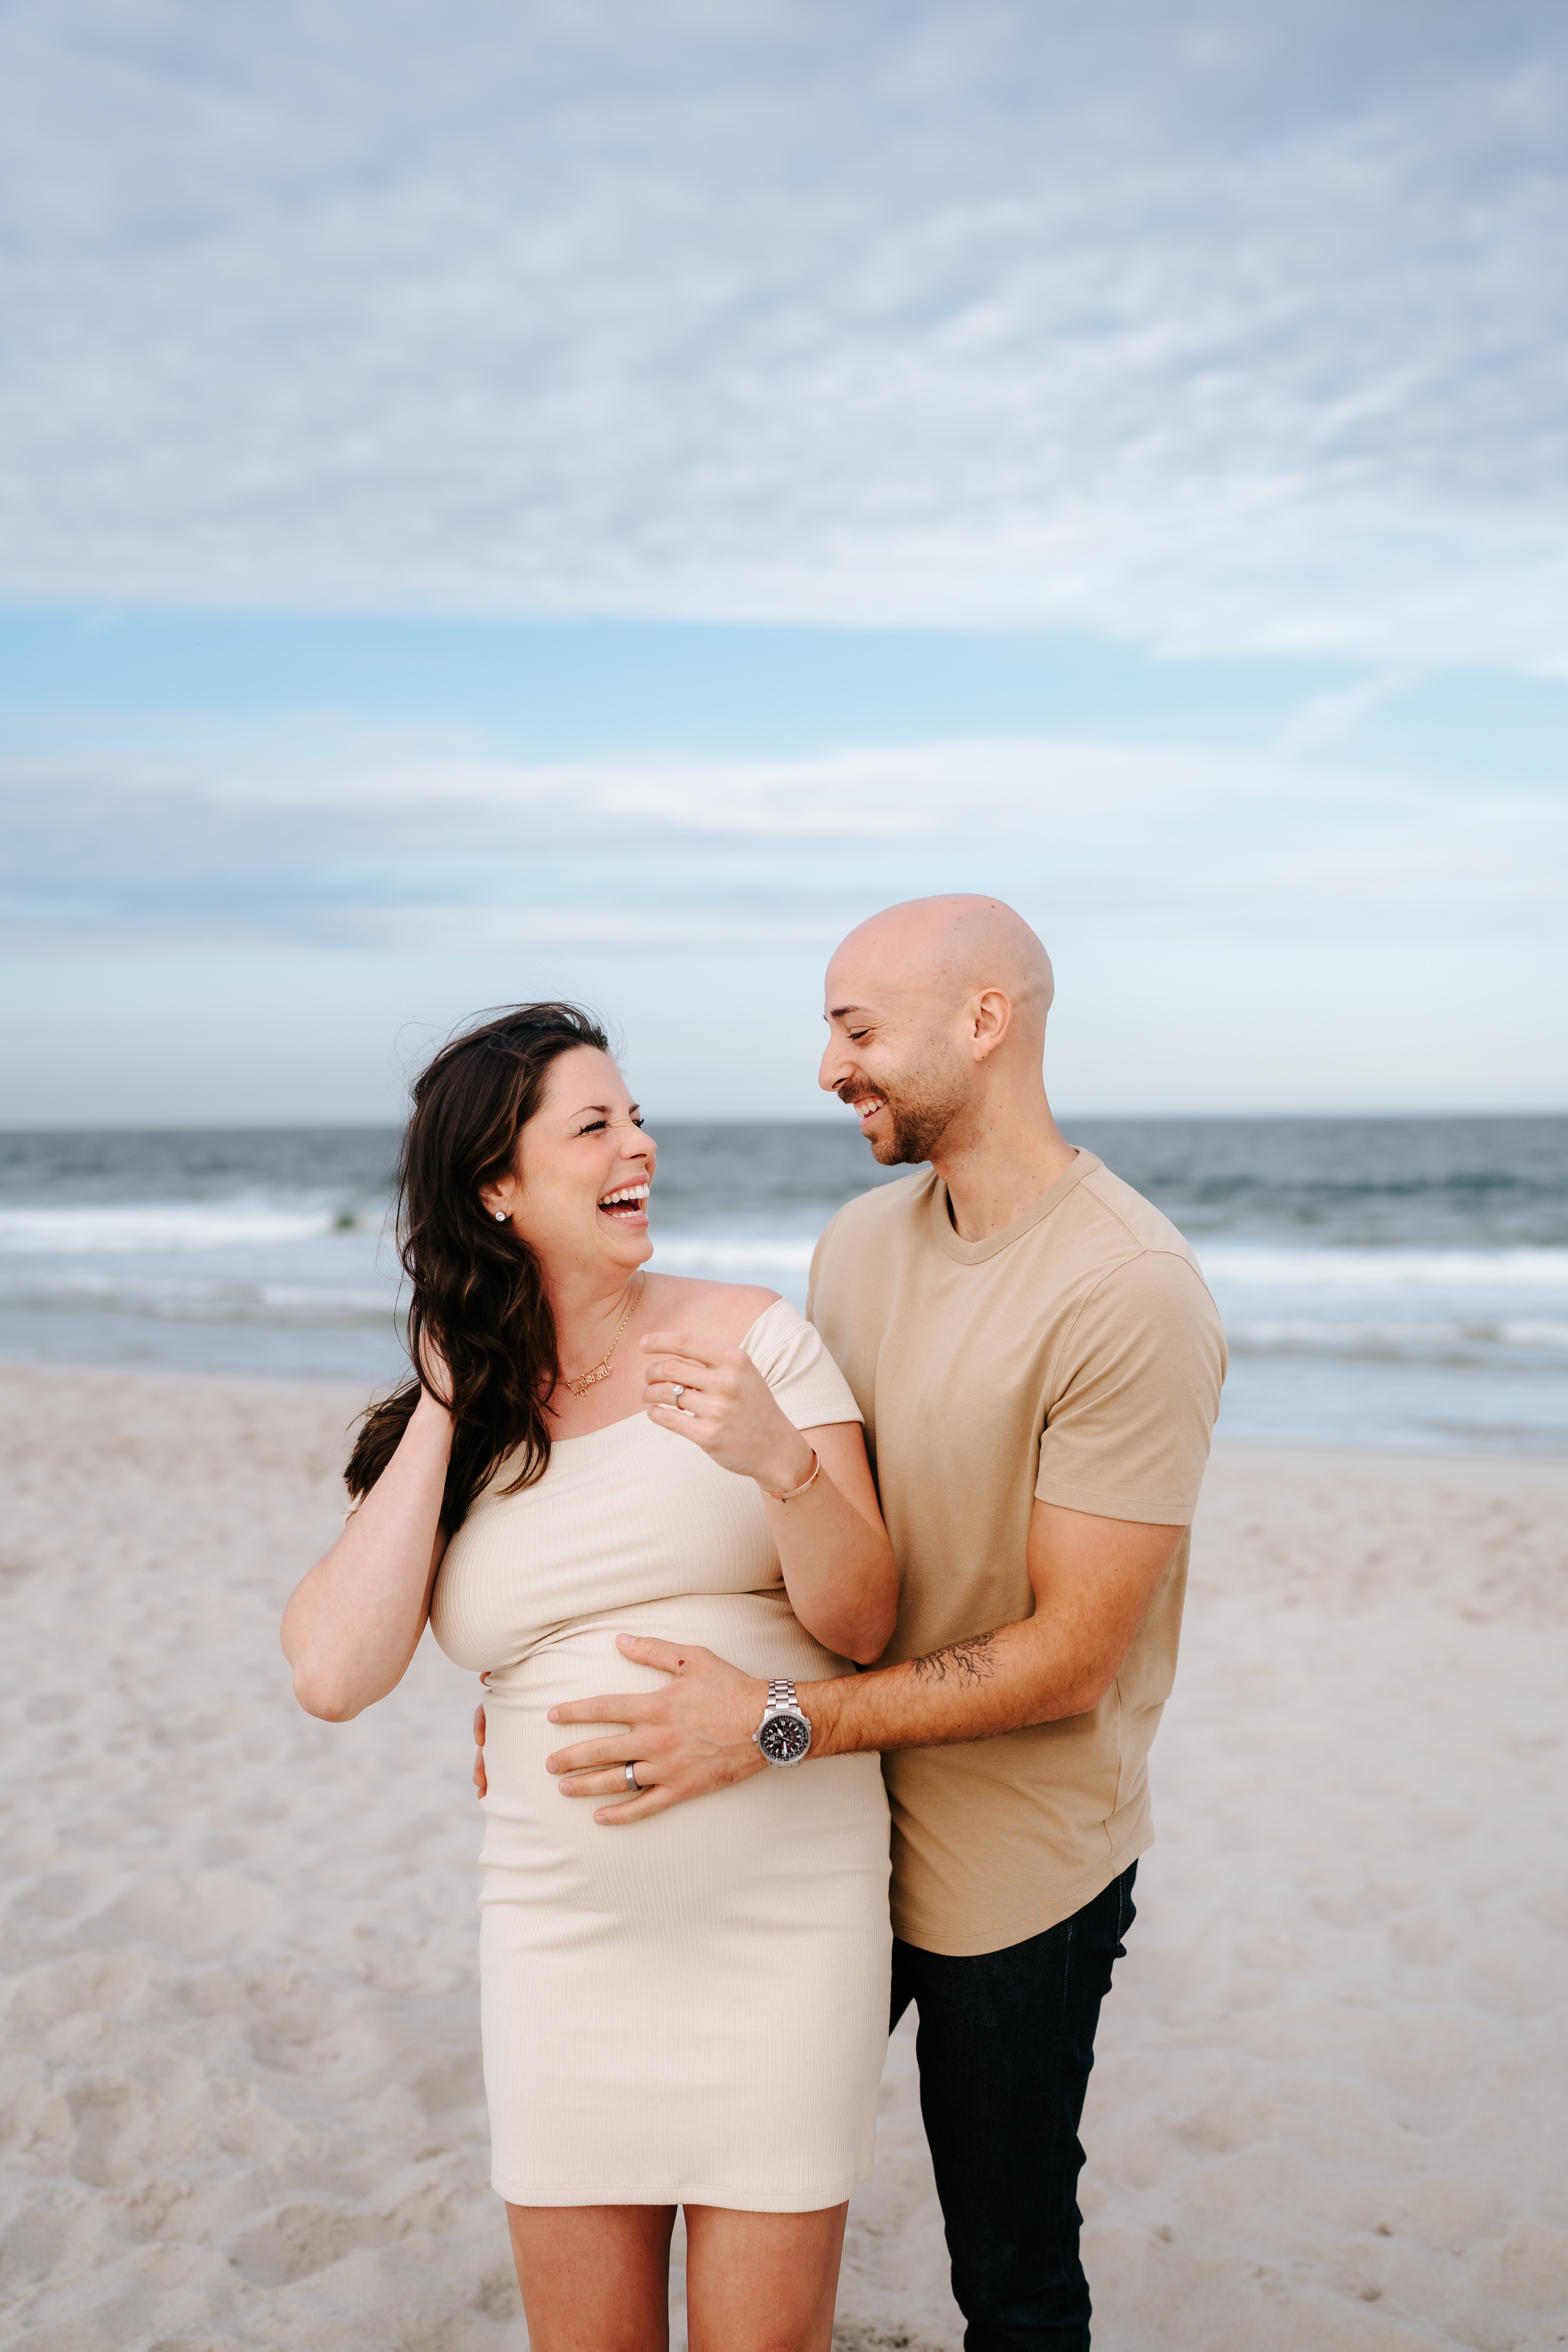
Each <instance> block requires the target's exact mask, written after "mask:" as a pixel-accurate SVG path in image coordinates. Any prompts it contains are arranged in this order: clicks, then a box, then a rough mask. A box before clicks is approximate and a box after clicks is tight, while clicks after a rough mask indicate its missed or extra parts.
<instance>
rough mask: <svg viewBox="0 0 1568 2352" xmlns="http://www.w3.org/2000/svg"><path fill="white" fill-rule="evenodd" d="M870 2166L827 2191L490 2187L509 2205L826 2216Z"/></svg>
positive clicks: (710, 2186) (708, 2184)
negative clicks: (668, 2207)
mask: <svg viewBox="0 0 1568 2352" xmlns="http://www.w3.org/2000/svg"><path fill="white" fill-rule="evenodd" d="M871 2176H872V2167H871V2166H870V2165H866V2166H864V2167H863V2168H862V2169H861V2170H860V2171H858V2172H857V2173H855V2174H854V2175H853V2176H852V2177H851V2178H850V2179H847V2180H839V2181H834V2182H833V2183H832V2184H831V2185H830V2186H829V2187H827V2188H826V2189H773V2190H768V2189H730V2188H721V2187H720V2186H719V2185H718V2183H716V2182H714V2181H709V2180H689V2181H685V2182H682V2183H680V2184H679V2185H675V2184H672V2183H670V2182H668V2181H663V2182H660V2183H659V2184H658V2186H654V2185H652V2184H650V2183H648V2182H647V2181H629V2180H596V2181H587V2182H584V2183H581V2184H577V2185H574V2186H573V2187H572V2188H569V2189H565V2188H563V2187H562V2186H561V2184H560V2183H559V2182H558V2181H551V2182H545V2181H542V2180H533V2181H505V2180H502V2179H500V2176H499V2175H497V2174H495V2173H492V2174H491V2175H490V2187H491V2188H492V2189H494V2190H495V2192H496V2195H497V2196H498V2197H504V2198H505V2200H506V2201H507V2203H508V2204H509V2205H548V2206H552V2207H553V2206H563V2205H717V2206H720V2207H721V2208H722V2209H723V2210H724V2211H726V2212H728V2213H825V2212H826V2211H828V2210H830V2209H831V2208H832V2207H833V2206H835V2205H847V2203H848V2201H849V2198H850V2195H851V2193H852V2192H853V2190H854V2189H856V2188H857V2187H858V2184H859V2183H860V2182H861V2181H862V2180H869V2179H871Z"/></svg>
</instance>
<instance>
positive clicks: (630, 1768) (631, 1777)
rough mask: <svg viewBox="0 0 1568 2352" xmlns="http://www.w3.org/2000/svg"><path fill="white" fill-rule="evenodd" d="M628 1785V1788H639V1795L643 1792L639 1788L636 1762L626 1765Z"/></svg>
mask: <svg viewBox="0 0 1568 2352" xmlns="http://www.w3.org/2000/svg"><path fill="white" fill-rule="evenodd" d="M626 1786H627V1788H628V1789H634V1790H637V1794H638V1795H639V1796H640V1795H641V1794H642V1791H641V1790H640V1789H637V1766H636V1765H635V1764H628V1765H627V1766H626Z"/></svg>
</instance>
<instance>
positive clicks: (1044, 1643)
mask: <svg viewBox="0 0 1568 2352" xmlns="http://www.w3.org/2000/svg"><path fill="white" fill-rule="evenodd" d="M1108 1687H1109V1680H1108V1679H1107V1678H1106V1677H1104V1676H1103V1675H1102V1673H1101V1671H1100V1666H1099V1664H1098V1663H1091V1664H1086V1663H1085V1661H1084V1660H1083V1659H1082V1658H1081V1657H1074V1656H1073V1655H1072V1654H1070V1652H1069V1650H1068V1645H1067V1643H1065V1642H1064V1641H1063V1640H1062V1639H1061V1638H1060V1636H1059V1634H1058V1633H1057V1632H1056V1630H1055V1629H1054V1628H1053V1627H1052V1626H1051V1625H1050V1624H1049V1622H1047V1621H1043V1620H1042V1619H1041V1618H1039V1617H1031V1618H1029V1619H1027V1620H1026V1621H1025V1622H1023V1623H1021V1624H1013V1625H999V1626H997V1627H996V1629H995V1631H994V1633H973V1634H971V1635H970V1636H969V1637H968V1638H967V1639H966V1640H964V1641H962V1642H953V1643H950V1644H949V1645H948V1647H947V1648H946V1649H942V1650H932V1651H931V1653H930V1654H929V1655H927V1656H925V1657H920V1658H910V1659H909V1660H907V1661H906V1662H905V1663H904V1664H900V1665H896V1666H882V1667H879V1668H878V1669H877V1670H876V1671H875V1672H873V1673H871V1674H865V1675H841V1676H839V1677H838V1678H837V1680H835V1681H833V1682H826V1683H803V1684H801V1685H798V1696H799V1698H800V1704H801V1706H802V1707H803V1709H804V1710H805V1714H806V1715H807V1716H808V1717H810V1720H811V1727H812V1732H811V1748H812V1753H813V1755H814V1756H847V1755H850V1754H853V1753H854V1752H855V1751H857V1750H858V1749H863V1748H945V1747H949V1746H952V1744H953V1743H955V1742H957V1741H960V1740H966V1739H994V1738H995V1737H996V1735H997V1733H998V1732H1003V1731H1016V1730H1018V1729H1019V1728H1020V1727H1021V1726H1023V1725H1025V1724H1031V1723H1054V1722H1056V1721H1058V1719H1059V1718H1060V1717H1065V1716H1070V1715H1082V1714H1085V1713H1086V1712H1087V1711H1088V1710H1089V1708H1090V1707H1092V1706H1097V1705H1098V1704H1099V1702H1100V1699H1101V1698H1102V1697H1103V1696H1104V1695H1105V1692H1106V1690H1107V1689H1108Z"/></svg>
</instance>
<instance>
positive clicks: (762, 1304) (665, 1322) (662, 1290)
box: [648, 1274, 779, 1348]
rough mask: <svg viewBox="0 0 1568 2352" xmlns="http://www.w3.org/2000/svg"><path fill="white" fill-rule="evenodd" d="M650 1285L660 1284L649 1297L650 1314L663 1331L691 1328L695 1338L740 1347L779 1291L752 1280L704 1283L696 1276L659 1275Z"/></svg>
mask: <svg viewBox="0 0 1568 2352" xmlns="http://www.w3.org/2000/svg"><path fill="white" fill-rule="evenodd" d="M648 1282H649V1285H650V1286H652V1285H653V1284H655V1283H657V1284H658V1290H657V1291H656V1292H655V1295H654V1296H653V1297H651V1298H650V1299H649V1300H648V1313H649V1315H650V1317H657V1318H658V1322H657V1326H656V1328H658V1329H659V1330H663V1331H689V1332H690V1334H691V1336H692V1338H693V1339H717V1340H719V1341H720V1342H721V1344H722V1345H723V1346H724V1347H726V1348H734V1347H738V1346H739V1345H740V1343H741V1341H742V1339H744V1338H745V1336H746V1334H747V1332H748V1331H749V1330H750V1329H751V1328H752V1324H753V1323H754V1322H755V1321H756V1319H757V1318H758V1316H759V1315H765V1314H766V1312H767V1310H768V1308H769V1307H774V1306H776V1305H777V1304H778V1299H779V1294H778V1292H777V1291H776V1290H768V1289H765V1288H763V1286H762V1285H761V1284H760V1283H752V1282H703V1281H701V1280H700V1279H699V1278H698V1277H697V1276H693V1275H686V1274H657V1275H650V1276H648Z"/></svg>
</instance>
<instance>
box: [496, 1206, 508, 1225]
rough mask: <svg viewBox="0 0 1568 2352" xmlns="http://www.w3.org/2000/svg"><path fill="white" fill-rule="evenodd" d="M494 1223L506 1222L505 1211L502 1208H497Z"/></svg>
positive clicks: (501, 1223)
mask: <svg viewBox="0 0 1568 2352" xmlns="http://www.w3.org/2000/svg"><path fill="white" fill-rule="evenodd" d="M496 1223H497V1224H498V1225H504V1224H505V1223H506V1211H505V1210H504V1209H498V1210H497V1211H496Z"/></svg>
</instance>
